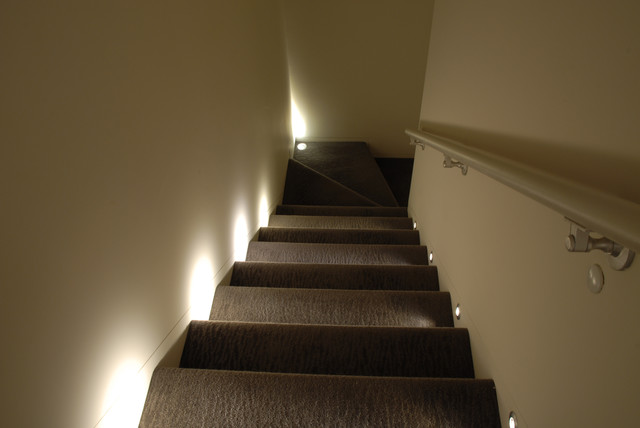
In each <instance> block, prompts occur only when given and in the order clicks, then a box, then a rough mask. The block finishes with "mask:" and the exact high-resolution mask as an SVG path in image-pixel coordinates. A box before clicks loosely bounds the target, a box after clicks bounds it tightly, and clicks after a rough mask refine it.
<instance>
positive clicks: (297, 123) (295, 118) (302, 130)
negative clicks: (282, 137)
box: [291, 99, 307, 138]
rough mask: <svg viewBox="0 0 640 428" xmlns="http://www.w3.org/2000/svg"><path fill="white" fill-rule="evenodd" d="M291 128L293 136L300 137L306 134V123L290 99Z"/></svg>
mask: <svg viewBox="0 0 640 428" xmlns="http://www.w3.org/2000/svg"><path fill="white" fill-rule="evenodd" d="M291 128H292V131H293V138H302V137H304V136H306V135H307V124H306V123H305V121H304V119H303V118H302V115H301V114H300V111H299V110H298V106H296V103H295V101H293V99H292V100H291Z"/></svg>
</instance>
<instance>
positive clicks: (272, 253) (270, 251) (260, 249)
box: [247, 241, 429, 265]
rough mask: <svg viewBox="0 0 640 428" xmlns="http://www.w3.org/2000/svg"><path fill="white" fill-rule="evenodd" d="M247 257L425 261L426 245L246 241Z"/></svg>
mask: <svg viewBox="0 0 640 428" xmlns="http://www.w3.org/2000/svg"><path fill="white" fill-rule="evenodd" d="M247 260H248V261H266V262H296V263H342V264H388V265H427V264H429V261H428V258H427V248H426V247H423V246H420V245H364V244H308V243H291V242H259V241H253V242H250V243H249V248H248V250H247Z"/></svg>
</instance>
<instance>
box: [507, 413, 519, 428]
mask: <svg viewBox="0 0 640 428" xmlns="http://www.w3.org/2000/svg"><path fill="white" fill-rule="evenodd" d="M509 428H518V418H516V414H515V412H511V413H509Z"/></svg>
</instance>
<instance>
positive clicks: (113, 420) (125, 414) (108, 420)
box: [99, 360, 147, 428]
mask: <svg viewBox="0 0 640 428" xmlns="http://www.w3.org/2000/svg"><path fill="white" fill-rule="evenodd" d="M139 370H140V364H139V363H137V362H136V361H133V360H128V361H126V362H124V363H123V364H121V365H120V367H118V369H117V370H116V372H115V373H114V375H113V376H112V377H111V381H110V382H109V388H108V390H107V394H106V398H105V401H104V404H105V405H104V407H105V410H107V413H106V414H105V416H104V418H103V419H102V420H101V421H100V424H99V426H100V428H107V427H108V428H112V427H113V428H116V427H118V428H119V427H129V426H130V427H135V426H137V425H138V423H139V422H140V415H141V414H142V408H143V407H144V401H145V398H146V395H147V381H146V380H145V378H144V376H143V375H142V374H141V373H140V371H139Z"/></svg>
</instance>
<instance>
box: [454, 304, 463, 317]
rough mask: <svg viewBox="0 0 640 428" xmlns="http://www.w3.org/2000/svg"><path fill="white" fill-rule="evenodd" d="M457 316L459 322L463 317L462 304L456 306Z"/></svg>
mask: <svg viewBox="0 0 640 428" xmlns="http://www.w3.org/2000/svg"><path fill="white" fill-rule="evenodd" d="M454 312H455V314H456V319H457V320H459V319H460V317H461V316H462V310H460V303H458V304H457V305H456V310H455V311H454Z"/></svg>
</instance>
